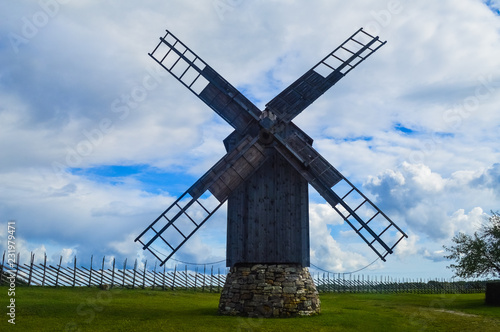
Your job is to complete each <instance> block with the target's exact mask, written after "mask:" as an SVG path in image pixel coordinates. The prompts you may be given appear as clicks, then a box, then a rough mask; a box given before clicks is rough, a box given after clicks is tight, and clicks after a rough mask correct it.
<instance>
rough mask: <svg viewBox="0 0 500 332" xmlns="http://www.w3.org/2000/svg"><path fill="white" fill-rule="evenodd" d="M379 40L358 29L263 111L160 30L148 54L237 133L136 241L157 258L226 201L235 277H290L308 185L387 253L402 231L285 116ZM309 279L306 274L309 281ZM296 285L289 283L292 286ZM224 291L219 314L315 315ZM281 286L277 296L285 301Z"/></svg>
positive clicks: (298, 255)
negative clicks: (230, 301) (232, 301)
mask: <svg viewBox="0 0 500 332" xmlns="http://www.w3.org/2000/svg"><path fill="white" fill-rule="evenodd" d="M384 44H385V42H382V41H380V40H379V38H378V37H374V36H371V35H370V34H368V33H367V32H365V31H364V30H363V29H359V30H358V31H356V33H354V34H353V35H352V36H350V37H349V38H348V39H347V40H346V41H345V42H344V43H342V44H341V45H340V46H339V47H337V48H336V49H335V50H334V51H333V52H331V53H329V54H328V55H327V56H326V57H325V58H323V59H322V60H321V61H320V62H319V63H318V64H316V65H315V66H314V67H313V68H312V69H310V70H309V71H307V72H306V73H305V74H304V75H302V76H301V77H300V78H299V79H297V81H295V82H294V83H292V84H291V85H290V86H289V87H288V88H286V89H285V90H284V91H283V92H281V93H280V94H278V95H277V96H276V97H275V98H274V99H272V100H271V101H270V102H269V103H268V104H266V108H265V110H264V111H261V110H259V109H258V108H257V107H256V106H255V105H254V104H253V103H252V102H251V101H249V100H248V99H247V98H245V97H244V96H243V95H242V94H241V93H240V92H239V91H238V90H237V89H236V88H234V87H233V86H232V85H231V84H229V83H228V82H227V81H226V80H225V79H224V78H223V77H222V76H220V75H219V74H218V73H217V72H216V71H215V70H213V69H212V68H211V67H210V66H208V65H207V64H206V63H205V62H204V61H203V60H202V59H200V58H199V57H198V56H197V55H196V54H195V53H194V52H192V51H191V50H190V49H189V48H188V47H187V46H186V45H184V44H183V43H182V42H181V41H180V40H179V39H177V38H176V37H175V36H174V35H173V34H172V33H170V32H169V31H167V33H166V34H165V36H164V37H161V38H160V42H159V44H158V45H157V46H156V48H155V49H154V51H153V52H152V53H150V56H151V57H152V58H153V59H154V60H155V61H156V62H157V63H158V64H160V65H161V66H162V67H163V68H164V69H165V70H167V71H168V72H169V73H171V74H172V75H173V76H174V77H175V78H176V79H177V80H178V81H180V82H181V83H182V84H183V85H184V86H186V87H187V88H188V89H189V90H190V91H192V92H193V93H194V94H195V95H196V96H198V98H200V99H201V100H202V101H204V102H205V103H206V104H207V105H208V106H209V107H210V108H212V109H213V110H214V111H215V112H216V113H217V114H219V115H220V116H221V117H222V118H223V119H224V120H226V121H227V122H228V123H229V124H230V125H231V126H232V127H233V128H234V129H235V130H234V132H233V133H232V134H231V135H229V136H228V137H227V138H226V139H225V140H224V145H225V147H226V150H227V154H226V155H225V156H224V157H223V158H222V159H221V160H219V161H218V162H217V163H216V164H215V165H214V166H213V167H212V168H211V169H210V170H208V172H207V173H205V174H204V175H203V176H202V177H201V178H200V179H199V180H198V181H197V182H196V183H195V184H194V185H193V186H191V187H190V188H189V189H188V190H187V191H186V192H185V193H184V194H183V195H181V196H180V197H179V198H178V199H177V200H176V201H175V202H174V203H173V204H172V205H171V206H170V207H168V208H167V210H165V211H164V212H163V213H162V214H161V215H160V216H159V217H158V218H157V219H156V220H155V221H154V222H153V223H152V224H151V225H149V226H148V227H147V228H146V229H145V230H144V231H143V232H142V233H141V234H140V235H139V236H138V237H137V239H136V241H138V242H140V243H141V244H142V246H143V249H145V250H148V251H149V252H151V253H152V254H153V255H154V256H156V257H157V258H158V259H159V260H160V261H161V262H162V264H164V263H165V262H166V261H167V260H168V259H169V258H171V257H172V256H173V255H174V254H175V253H176V252H177V251H178V250H179V248H181V246H182V245H184V243H186V242H187V240H188V239H189V238H190V237H191V236H192V235H193V234H194V233H195V232H196V231H197V230H198V229H199V228H200V227H202V226H203V225H204V224H205V222H206V221H207V220H208V219H209V218H210V217H211V216H212V215H213V214H214V213H215V211H217V209H219V208H220V206H222V204H223V203H224V202H226V201H228V228H227V266H229V267H231V268H232V272H231V273H233V274H235V276H234V277H235V278H240V280H239V282H240V283H242V282H243V283H245V282H247V281H248V280H247V279H249V278H248V275H249V274H252V273H255V278H259V275H261V274H259V273H264V272H266V273H267V272H269V271H274V272H272V273H278V274H279V276H278V278H281V279H283V278H285V279H286V278H289V279H294V280H295V279H297V277H296V276H290V275H288V274H286V273H290V271H291V273H295V272H293V271H294V269H295V270H296V272H297V273H299V274H300V273H303V272H301V271H303V270H301V269H304V268H306V267H308V266H309V264H310V261H309V248H310V239H309V216H308V184H310V185H311V186H312V187H313V188H314V189H315V190H316V191H317V192H318V193H319V194H320V195H321V196H322V197H323V198H324V199H325V200H326V201H327V202H328V203H330V205H331V206H332V208H333V209H335V210H336V211H337V212H338V213H339V215H340V216H341V217H342V218H343V219H344V221H345V222H346V223H348V224H349V225H350V226H351V227H352V228H353V229H354V231H355V232H356V233H357V234H358V235H359V236H360V237H361V238H362V239H363V240H364V242H365V243H366V244H367V245H368V246H369V247H370V248H371V249H372V250H373V251H374V252H375V253H376V254H377V255H378V256H379V257H380V258H381V259H382V260H385V257H386V256H387V255H388V254H390V253H392V252H393V249H394V247H395V246H396V245H397V244H398V243H399V242H400V241H401V240H402V239H403V238H404V237H407V236H406V234H405V233H404V232H403V231H402V230H401V229H400V228H399V227H398V226H397V225H396V224H395V223H394V222H392V221H391V219H390V218H389V217H388V216H387V215H385V214H384V213H383V212H382V211H381V210H380V209H379V208H378V207H376V206H375V204H373V203H372V202H371V201H370V200H369V199H368V198H367V197H366V196H365V195H363V194H362V193H361V192H360V191H359V190H358V189H357V188H356V187H355V186H354V185H353V184H352V183H351V182H349V181H348V180H347V179H346V178H345V177H344V176H343V175H342V174H341V173H340V172H339V171H338V170H336V169H335V168H334V167H333V166H332V165H331V164H330V163H329V162H328V161H327V160H326V159H325V158H323V157H322V156H321V155H320V154H319V153H318V152H317V151H316V150H315V149H314V148H313V147H312V143H313V140H312V139H311V138H310V137H309V136H308V135H307V134H305V133H304V132H303V131H302V130H300V129H299V128H298V127H297V126H296V125H295V124H294V123H293V122H292V120H293V118H295V117H296V116H297V115H298V114H300V113H301V112H302V111H303V110H304V109H305V108H306V107H307V106H309V105H310V104H311V103H312V102H314V101H315V100H316V99H317V98H318V97H319V96H321V95H322V94H323V93H324V92H326V91H327V90H328V89H329V88H330V87H331V86H333V85H334V84H335V83H337V82H338V81H339V80H340V79H341V78H342V77H344V76H345V75H346V74H347V73H348V72H349V71H351V70H352V69H354V68H355V67H356V66H357V65H359V64H360V63H361V62H362V61H363V60H365V59H366V58H367V57H369V56H370V55H371V54H373V52H375V51H376V50H378V49H379V48H380V47H381V46H383V45H384ZM256 266H257V267H256ZM287 266H288V267H290V266H292V267H293V268H287ZM238 267H241V268H240V269H239V270H238ZM299 270H300V271H299ZM242 271H243V272H242ZM286 271H288V272H286ZM240 272H241V273H240ZM280 273H281V274H280ZM304 273H306V275H307V274H308V272H304ZM236 275H238V276H236ZM255 278H253V277H252V278H250V279H255ZM300 278H302V277H300ZM300 278H299V279H300ZM230 279H231V278H229V277H228V280H230ZM245 280H247V281H245ZM228 283H229V284H228ZM310 284H312V281H311V282H310V283H309V286H307V287H309V288H310ZM274 287H275V286H274ZM300 287H302V286H300ZM300 287H291V288H292V289H295V290H296V291H297V289H298V288H300ZM307 287H306V288H307ZM312 287H313V286H312ZM226 288H227V289H226ZM226 288H225V293H224V292H223V296H222V297H223V298H224V297H226V298H227V297H228V294H230V295H231V296H229V297H232V298H237V299H236V300H235V301H236V302H238V303H237V304H236V305H234V306H233V305H232V304H230V305H228V304H227V301H226V300H224V301H226V302H224V304H223V303H222V302H223V301H222V298H221V307H220V311H221V313H227V314H235V313H236V314H248V315H256V316H259V315H261V316H289V315H294V314H295V313H299V312H302V313H305V314H307V313H314V312H317V310H316V308H312V309H311V310H307V308H306V307H308V306H307V305H305V306H302V309H301V308H300V306H299V307H297V308H291V310H286V309H283V310H281V309H280V310H277V309H276V308H282V307H283V303H282V302H283V301H286V300H283V299H282V300H281V302H279V303H277V304H276V303H275V304H276V306H277V307H276V308H275V309H273V310H271V312H269V311H266V309H262V308H268V307H269V305H270V304H269V303H268V302H266V303H265V304H263V305H262V306H261V307H260V309H259V310H254V309H255V308H248V307H245V305H246V304H245V301H246V300H251V301H247V303H249V302H251V303H255V300H254V298H253V296H254V295H255V293H256V292H258V291H256V290H255V289H254V287H253V286H249V287H248V289H254V290H253V291H252V292H251V294H250V295H252V296H250V299H248V297H249V295H248V294H247V293H245V294H247V295H244V294H243V293H241V294H240V293H239V292H240V291H239V290H235V289H232V288H231V282H227V283H226ZM266 289H267V290H269V288H266ZM309 291H312V290H311V289H309ZM262 292H265V291H264V290H262ZM283 292H284V291H283V290H282V292H281V294H282V295H283V298H285V299H287V298H289V296H288V295H286V294H285V293H286V292H285V293H283ZM288 292H290V287H288ZM236 293H237V294H236ZM299 293H303V292H302V291H300V292H299ZM224 294H225V295H224ZM235 294H236V295H235ZM285 295H286V296H285ZM241 298H243V299H241ZM259 298H262V297H259ZM266 301H267V300H266ZM264 302H265V301H264ZM307 302H309V301H307ZM280 303H281V304H280ZM306 304H308V303H306ZM272 306H274V304H273V305H272ZM235 308H236V309H235ZM245 308H246V309H245ZM304 308H306V309H304ZM309 308H311V306H309ZM289 309H290V308H289ZM318 310H319V302H318Z"/></svg>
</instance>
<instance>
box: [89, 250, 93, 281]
mask: <svg viewBox="0 0 500 332" xmlns="http://www.w3.org/2000/svg"><path fill="white" fill-rule="evenodd" d="M93 261H94V255H91V256H90V271H89V287H90V286H91V284H92V263H93Z"/></svg>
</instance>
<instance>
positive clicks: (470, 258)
mask: <svg viewBox="0 0 500 332" xmlns="http://www.w3.org/2000/svg"><path fill="white" fill-rule="evenodd" d="M452 241H453V242H454V243H455V244H454V245H452V246H450V247H447V246H444V249H445V250H446V251H448V252H449V255H447V256H444V257H445V258H447V259H451V260H455V261H456V263H455V264H451V265H450V266H448V268H451V269H453V270H454V272H455V275H456V276H458V277H461V278H473V277H485V276H489V275H491V276H493V277H498V276H500V214H499V213H498V212H496V213H495V212H493V213H492V215H491V216H490V217H489V218H488V222H487V223H485V224H483V225H482V226H481V228H480V229H479V231H477V232H475V233H474V235H472V236H471V235H467V234H464V233H459V234H458V235H456V236H454V237H453V239H452Z"/></svg>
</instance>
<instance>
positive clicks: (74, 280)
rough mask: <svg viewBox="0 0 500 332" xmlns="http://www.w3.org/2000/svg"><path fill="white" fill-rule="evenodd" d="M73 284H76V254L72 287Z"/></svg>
mask: <svg viewBox="0 0 500 332" xmlns="http://www.w3.org/2000/svg"><path fill="white" fill-rule="evenodd" d="M75 284H76V255H75V259H74V264H73V287H75Z"/></svg>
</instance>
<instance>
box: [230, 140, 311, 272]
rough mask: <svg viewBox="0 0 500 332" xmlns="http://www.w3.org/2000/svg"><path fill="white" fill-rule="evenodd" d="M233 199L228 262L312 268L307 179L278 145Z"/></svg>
mask: <svg viewBox="0 0 500 332" xmlns="http://www.w3.org/2000/svg"><path fill="white" fill-rule="evenodd" d="M265 152H266V154H268V159H267V160H266V162H265V163H264V164H263V165H262V166H261V167H260V168H259V170H257V172H255V173H254V174H253V175H252V176H251V177H250V178H249V179H248V180H247V181H246V182H244V183H243V184H242V185H241V186H239V187H238V188H237V189H236V190H235V191H234V192H233V193H232V194H231V195H230V196H229V199H228V228H227V262H226V263H227V266H230V267H232V266H234V265H235V264H237V263H270V264H272V263H296V264H301V265H302V266H304V267H306V266H309V263H310V262H309V211H308V199H309V197H308V184H307V181H306V180H304V178H303V177H302V176H301V175H300V174H299V173H298V172H297V171H296V170H295V169H294V168H293V167H292V166H290V165H289V163H288V162H287V161H286V160H285V159H284V158H283V157H281V156H280V155H279V154H278V153H276V151H275V150H274V149H266V151H265Z"/></svg>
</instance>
